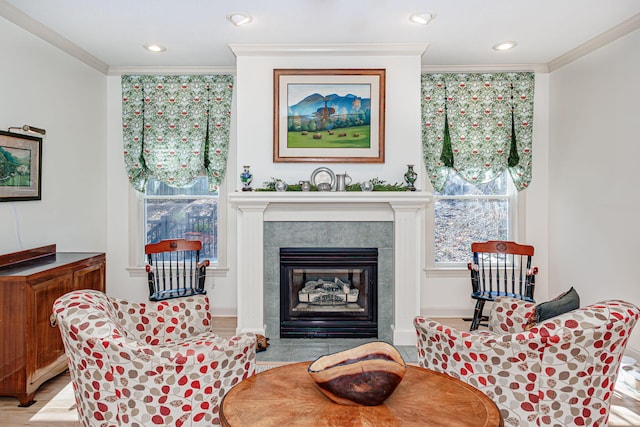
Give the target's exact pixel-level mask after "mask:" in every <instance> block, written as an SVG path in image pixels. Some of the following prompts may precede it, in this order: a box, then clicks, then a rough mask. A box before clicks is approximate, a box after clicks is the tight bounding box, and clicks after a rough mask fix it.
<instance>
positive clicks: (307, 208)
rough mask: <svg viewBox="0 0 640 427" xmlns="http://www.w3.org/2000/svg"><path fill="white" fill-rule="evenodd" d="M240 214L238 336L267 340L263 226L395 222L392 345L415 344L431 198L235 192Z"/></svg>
mask: <svg viewBox="0 0 640 427" xmlns="http://www.w3.org/2000/svg"><path fill="white" fill-rule="evenodd" d="M229 202H230V204H231V205H232V206H234V207H235V208H236V211H237V226H238V236H237V237H238V238H237V251H238V252H237V253H238V256H237V259H238V265H237V271H238V278H237V280H238V283H237V288H238V327H237V332H238V333H241V332H254V333H257V334H263V335H266V332H267V331H265V324H264V296H263V292H264V261H263V248H264V232H263V231H264V222H266V221H390V222H393V231H394V233H393V234H394V242H393V252H394V279H393V280H394V286H393V287H394V295H393V309H394V313H393V325H392V329H393V331H392V334H393V343H394V344H396V345H413V344H415V330H414V327H413V318H414V316H416V315H418V314H419V313H420V284H421V272H422V270H423V269H422V263H423V260H424V258H425V257H424V243H423V242H424V239H423V238H422V236H424V226H423V225H424V215H425V211H426V208H427V205H428V203H430V202H431V193H428V192H422V191H416V192H394V191H380V192H376V191H373V192H334V191H332V192H260V191H257V192H241V191H238V192H234V193H230V194H229Z"/></svg>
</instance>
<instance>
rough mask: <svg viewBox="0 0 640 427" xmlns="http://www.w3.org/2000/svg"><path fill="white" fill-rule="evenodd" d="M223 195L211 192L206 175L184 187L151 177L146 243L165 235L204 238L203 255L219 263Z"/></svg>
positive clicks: (146, 199) (146, 205)
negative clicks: (220, 203)
mask: <svg viewBox="0 0 640 427" xmlns="http://www.w3.org/2000/svg"><path fill="white" fill-rule="evenodd" d="M219 199H220V197H219V193H218V192H215V193H209V190H208V183H207V177H206V176H200V177H197V178H196V179H195V180H193V181H192V183H191V184H189V185H188V186H186V187H182V188H175V187H171V186H169V185H167V184H164V183H163V182H161V181H158V180H156V179H154V178H150V179H149V181H148V183H147V187H146V191H145V193H144V195H143V196H142V201H143V209H142V215H143V230H145V231H144V244H147V243H155V242H158V241H160V240H164V239H179V238H184V239H187V240H200V241H201V242H202V251H201V253H200V259H201V260H202V259H209V260H210V262H211V263H212V264H214V263H217V262H218V242H219V239H218V212H219V209H218V208H219V206H218V205H219ZM143 246H144V245H143Z"/></svg>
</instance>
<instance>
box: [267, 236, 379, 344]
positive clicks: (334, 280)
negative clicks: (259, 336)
mask: <svg viewBox="0 0 640 427" xmlns="http://www.w3.org/2000/svg"><path fill="white" fill-rule="evenodd" d="M377 278H378V249H377V248H326V247H323V248H280V337H281V338H344V337H349V338H371V337H373V338H377V337H378V319H377V318H378V313H377V307H378V304H377V288H378V286H377Z"/></svg>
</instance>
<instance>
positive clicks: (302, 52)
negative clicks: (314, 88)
mask: <svg viewBox="0 0 640 427" xmlns="http://www.w3.org/2000/svg"><path fill="white" fill-rule="evenodd" d="M428 47H429V44H427V43H355V44H230V45H229V48H231V51H232V52H233V54H234V55H236V57H238V56H309V55H334V56H335V55H349V56H373V55H378V56H401V55H419V56H421V55H423V54H424V52H425V51H426V50H427V48H428Z"/></svg>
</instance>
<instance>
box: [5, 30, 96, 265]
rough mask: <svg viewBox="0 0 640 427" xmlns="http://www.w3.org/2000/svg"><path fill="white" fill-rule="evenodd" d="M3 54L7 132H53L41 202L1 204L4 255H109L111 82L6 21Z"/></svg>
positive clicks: (44, 164)
mask: <svg viewBox="0 0 640 427" xmlns="http://www.w3.org/2000/svg"><path fill="white" fill-rule="evenodd" d="M0 57H1V58H2V60H1V61H2V66H0V129H2V130H7V128H9V127H12V126H22V125H24V124H29V125H33V126H36V127H40V128H44V129H45V130H46V131H47V134H46V136H45V137H44V141H43V155H42V200H39V201H25V202H2V203H0V253H10V252H16V251H20V250H23V249H29V248H34V247H38V246H44V245H48V244H52V243H56V244H57V248H58V250H60V251H88V252H93V251H100V252H104V251H105V250H106V203H107V199H106V197H105V188H106V164H105V161H104V157H105V153H106V144H105V142H106V137H105V135H106V110H105V107H106V91H105V82H106V77H105V76H104V75H103V74H101V73H100V72H98V71H96V70H94V69H93V68H90V67H88V66H87V65H85V64H83V63H81V62H79V61H77V60H76V59H74V58H72V57H71V56H69V55H67V54H66V53H63V52H62V51H60V50H59V49H57V48H54V47H52V46H51V45H49V44H48V43H45V42H43V41H42V40H40V39H39V38H37V37H35V36H33V35H31V34H30V33H28V32H26V31H24V30H23V29H21V28H19V27H17V26H16V25H14V24H12V23H10V22H9V21H6V20H5V19H3V18H0ZM107 262H108V261H107Z"/></svg>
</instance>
